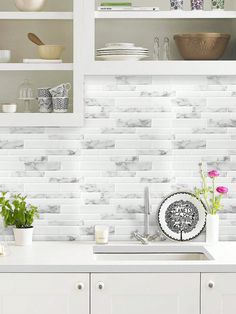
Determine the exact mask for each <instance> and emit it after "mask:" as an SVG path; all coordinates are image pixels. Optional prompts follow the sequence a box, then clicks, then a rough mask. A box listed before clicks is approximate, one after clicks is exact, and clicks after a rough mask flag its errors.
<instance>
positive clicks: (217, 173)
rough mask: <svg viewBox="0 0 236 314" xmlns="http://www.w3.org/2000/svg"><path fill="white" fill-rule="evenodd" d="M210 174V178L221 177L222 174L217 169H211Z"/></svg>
mask: <svg viewBox="0 0 236 314" xmlns="http://www.w3.org/2000/svg"><path fill="white" fill-rule="evenodd" d="M208 176H209V177H210V178H216V177H219V176H220V174H219V172H218V171H217V170H211V171H209V172H208Z"/></svg>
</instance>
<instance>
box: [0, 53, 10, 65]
mask: <svg viewBox="0 0 236 314" xmlns="http://www.w3.org/2000/svg"><path fill="white" fill-rule="evenodd" d="M10 61H11V51H10V50H0V63H7V62H10Z"/></svg>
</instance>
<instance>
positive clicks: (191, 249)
mask: <svg viewBox="0 0 236 314" xmlns="http://www.w3.org/2000/svg"><path fill="white" fill-rule="evenodd" d="M93 253H94V257H95V259H96V260H97V261H206V260H212V259H213V257H212V256H211V255H210V254H209V252H208V251H207V250H206V249H205V247H203V246H169V245H168V246H95V247H94V249H93Z"/></svg>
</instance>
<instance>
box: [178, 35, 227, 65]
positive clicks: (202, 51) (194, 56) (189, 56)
mask: <svg viewBox="0 0 236 314" xmlns="http://www.w3.org/2000/svg"><path fill="white" fill-rule="evenodd" d="M230 37H231V36H230V35H229V34H221V33H193V34H178V35H175V36H174V40H175V43H176V45H177V47H178V49H179V52H180V54H181V56H182V57H183V58H184V59H185V60H217V59H220V58H221V57H222V56H223V54H224V52H225V49H226V47H227V45H228V43H229V40H230Z"/></svg>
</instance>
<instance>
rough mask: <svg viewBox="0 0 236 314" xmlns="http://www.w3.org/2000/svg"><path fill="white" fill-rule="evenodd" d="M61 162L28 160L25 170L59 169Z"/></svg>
mask: <svg viewBox="0 0 236 314" xmlns="http://www.w3.org/2000/svg"><path fill="white" fill-rule="evenodd" d="M59 170H61V163H60V162H26V163H25V171H59Z"/></svg>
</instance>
